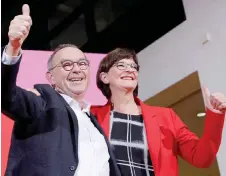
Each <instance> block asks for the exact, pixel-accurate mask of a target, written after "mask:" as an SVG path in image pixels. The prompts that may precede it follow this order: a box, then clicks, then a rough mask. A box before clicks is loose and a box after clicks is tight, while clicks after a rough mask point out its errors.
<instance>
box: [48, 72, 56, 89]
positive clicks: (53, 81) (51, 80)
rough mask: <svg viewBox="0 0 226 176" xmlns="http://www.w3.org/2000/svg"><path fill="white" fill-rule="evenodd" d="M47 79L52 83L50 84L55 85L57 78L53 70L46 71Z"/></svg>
mask: <svg viewBox="0 0 226 176" xmlns="http://www.w3.org/2000/svg"><path fill="white" fill-rule="evenodd" d="M46 79H47V80H48V82H49V83H50V85H52V86H54V85H55V79H54V77H53V75H52V73H51V72H49V71H48V72H46Z"/></svg>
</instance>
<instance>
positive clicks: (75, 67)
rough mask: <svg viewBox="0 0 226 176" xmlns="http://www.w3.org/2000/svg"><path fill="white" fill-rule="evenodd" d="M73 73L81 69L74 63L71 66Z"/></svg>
mask: <svg viewBox="0 0 226 176" xmlns="http://www.w3.org/2000/svg"><path fill="white" fill-rule="evenodd" d="M72 71H73V72H80V71H81V69H80V68H79V66H78V64H77V63H74V66H73V69H72Z"/></svg>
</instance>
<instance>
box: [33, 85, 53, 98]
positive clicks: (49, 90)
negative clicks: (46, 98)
mask: <svg viewBox="0 0 226 176" xmlns="http://www.w3.org/2000/svg"><path fill="white" fill-rule="evenodd" d="M34 88H35V89H36V90H37V91H38V92H39V93H40V94H41V95H42V96H43V95H55V94H56V93H57V92H56V91H55V89H54V88H53V87H52V86H51V85H49V84H35V85H34Z"/></svg>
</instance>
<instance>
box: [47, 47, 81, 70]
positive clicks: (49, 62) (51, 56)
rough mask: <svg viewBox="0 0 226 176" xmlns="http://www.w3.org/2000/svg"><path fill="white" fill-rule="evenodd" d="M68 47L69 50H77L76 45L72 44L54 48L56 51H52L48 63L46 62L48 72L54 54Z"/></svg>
mask: <svg viewBox="0 0 226 176" xmlns="http://www.w3.org/2000/svg"><path fill="white" fill-rule="evenodd" d="M68 47H71V48H78V47H77V46H76V45H74V44H60V45H58V46H57V47H56V49H55V50H54V51H53V53H52V54H51V55H50V57H49V59H48V62H47V69H48V71H49V70H50V69H51V68H52V61H53V58H54V56H55V55H56V53H57V52H58V51H60V50H62V49H64V48H68Z"/></svg>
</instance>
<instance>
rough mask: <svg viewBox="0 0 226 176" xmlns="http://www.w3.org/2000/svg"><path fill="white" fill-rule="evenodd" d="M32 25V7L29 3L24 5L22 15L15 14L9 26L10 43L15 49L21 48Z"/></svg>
mask: <svg viewBox="0 0 226 176" xmlns="http://www.w3.org/2000/svg"><path fill="white" fill-rule="evenodd" d="M31 25H32V19H31V17H30V8H29V6H28V5H27V4H24V5H23V7H22V15H18V16H15V17H14V19H13V20H12V21H11V23H10V26H9V32H8V36H9V44H8V46H9V47H11V48H13V49H19V48H21V46H22V44H23V42H24V40H25V39H26V38H27V36H28V34H29V31H30V28H31Z"/></svg>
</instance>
